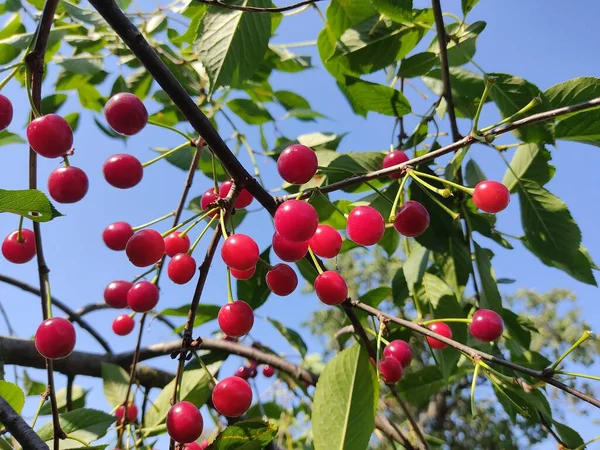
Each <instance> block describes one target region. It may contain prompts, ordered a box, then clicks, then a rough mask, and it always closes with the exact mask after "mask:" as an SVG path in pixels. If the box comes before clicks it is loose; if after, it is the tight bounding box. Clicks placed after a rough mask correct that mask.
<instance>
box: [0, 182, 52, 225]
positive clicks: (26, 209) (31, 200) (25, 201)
mask: <svg viewBox="0 0 600 450" xmlns="http://www.w3.org/2000/svg"><path fill="white" fill-rule="evenodd" d="M3 212H10V213H14V214H18V215H20V216H23V217H25V218H27V219H31V220H33V221H34V222H48V221H50V220H52V219H55V218H57V217H61V216H62V214H61V213H60V212H58V211H57V210H56V208H54V205H52V203H50V200H48V197H46V194H44V193H43V192H42V191H38V190H35V189H26V190H17V191H7V190H5V189H0V213H3ZM34 213H35V214H34Z"/></svg>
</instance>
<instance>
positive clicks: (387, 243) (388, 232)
mask: <svg viewBox="0 0 600 450" xmlns="http://www.w3.org/2000/svg"><path fill="white" fill-rule="evenodd" d="M377 245H379V246H380V247H381V248H383V250H385V252H386V253H387V255H388V257H391V256H392V255H393V254H394V253H395V252H396V250H397V249H398V245H400V233H398V232H397V231H396V229H395V228H386V229H385V232H384V233H383V237H382V238H381V240H380V241H379V242H378V243H377Z"/></svg>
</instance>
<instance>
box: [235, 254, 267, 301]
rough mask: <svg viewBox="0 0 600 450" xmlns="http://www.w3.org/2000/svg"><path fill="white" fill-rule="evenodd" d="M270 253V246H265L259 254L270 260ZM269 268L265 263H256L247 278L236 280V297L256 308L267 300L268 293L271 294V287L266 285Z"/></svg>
mask: <svg viewBox="0 0 600 450" xmlns="http://www.w3.org/2000/svg"><path fill="white" fill-rule="evenodd" d="M270 253H271V247H270V246H269V247H267V248H266V249H265V250H264V251H263V252H262V253H261V255H260V257H261V258H262V259H263V260H264V261H266V262H267V263H269V262H270ZM268 271H269V268H268V267H267V265H266V264H262V263H260V262H259V264H257V265H256V272H254V275H253V276H252V277H251V278H250V279H249V280H237V283H236V284H237V289H236V292H237V296H238V299H240V300H244V301H245V302H246V303H248V304H249V305H250V306H251V307H252V309H257V308H258V307H259V306H261V305H262V304H263V303H264V302H266V301H267V298H269V295H270V294H271V289H269V286H267V280H266V276H267V272H268Z"/></svg>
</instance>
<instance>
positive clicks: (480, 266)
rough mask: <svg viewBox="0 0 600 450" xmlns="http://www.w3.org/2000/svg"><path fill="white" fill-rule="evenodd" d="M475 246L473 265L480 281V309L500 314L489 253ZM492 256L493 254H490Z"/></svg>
mask: <svg viewBox="0 0 600 450" xmlns="http://www.w3.org/2000/svg"><path fill="white" fill-rule="evenodd" d="M474 244H475V264H476V265H477V272H479V278H480V279H481V298H480V300H479V301H480V306H481V307H482V308H486V309H491V310H492V311H496V312H497V313H498V314H500V315H501V314H502V311H503V309H502V297H501V296H500V291H499V290H498V285H497V284H496V276H495V275H494V269H493V268H492V264H491V258H490V253H491V252H490V251H489V250H487V249H484V248H481V247H480V246H479V245H478V244H477V242H474ZM492 255H493V254H492Z"/></svg>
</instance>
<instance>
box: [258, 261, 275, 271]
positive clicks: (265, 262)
mask: <svg viewBox="0 0 600 450" xmlns="http://www.w3.org/2000/svg"><path fill="white" fill-rule="evenodd" d="M258 261H259V262H261V263H263V264H264V265H265V266H266V267H267V268H269V269H272V268H273V266H272V265H271V264H269V263H268V262H267V261H265V260H264V259H262V258H258Z"/></svg>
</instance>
